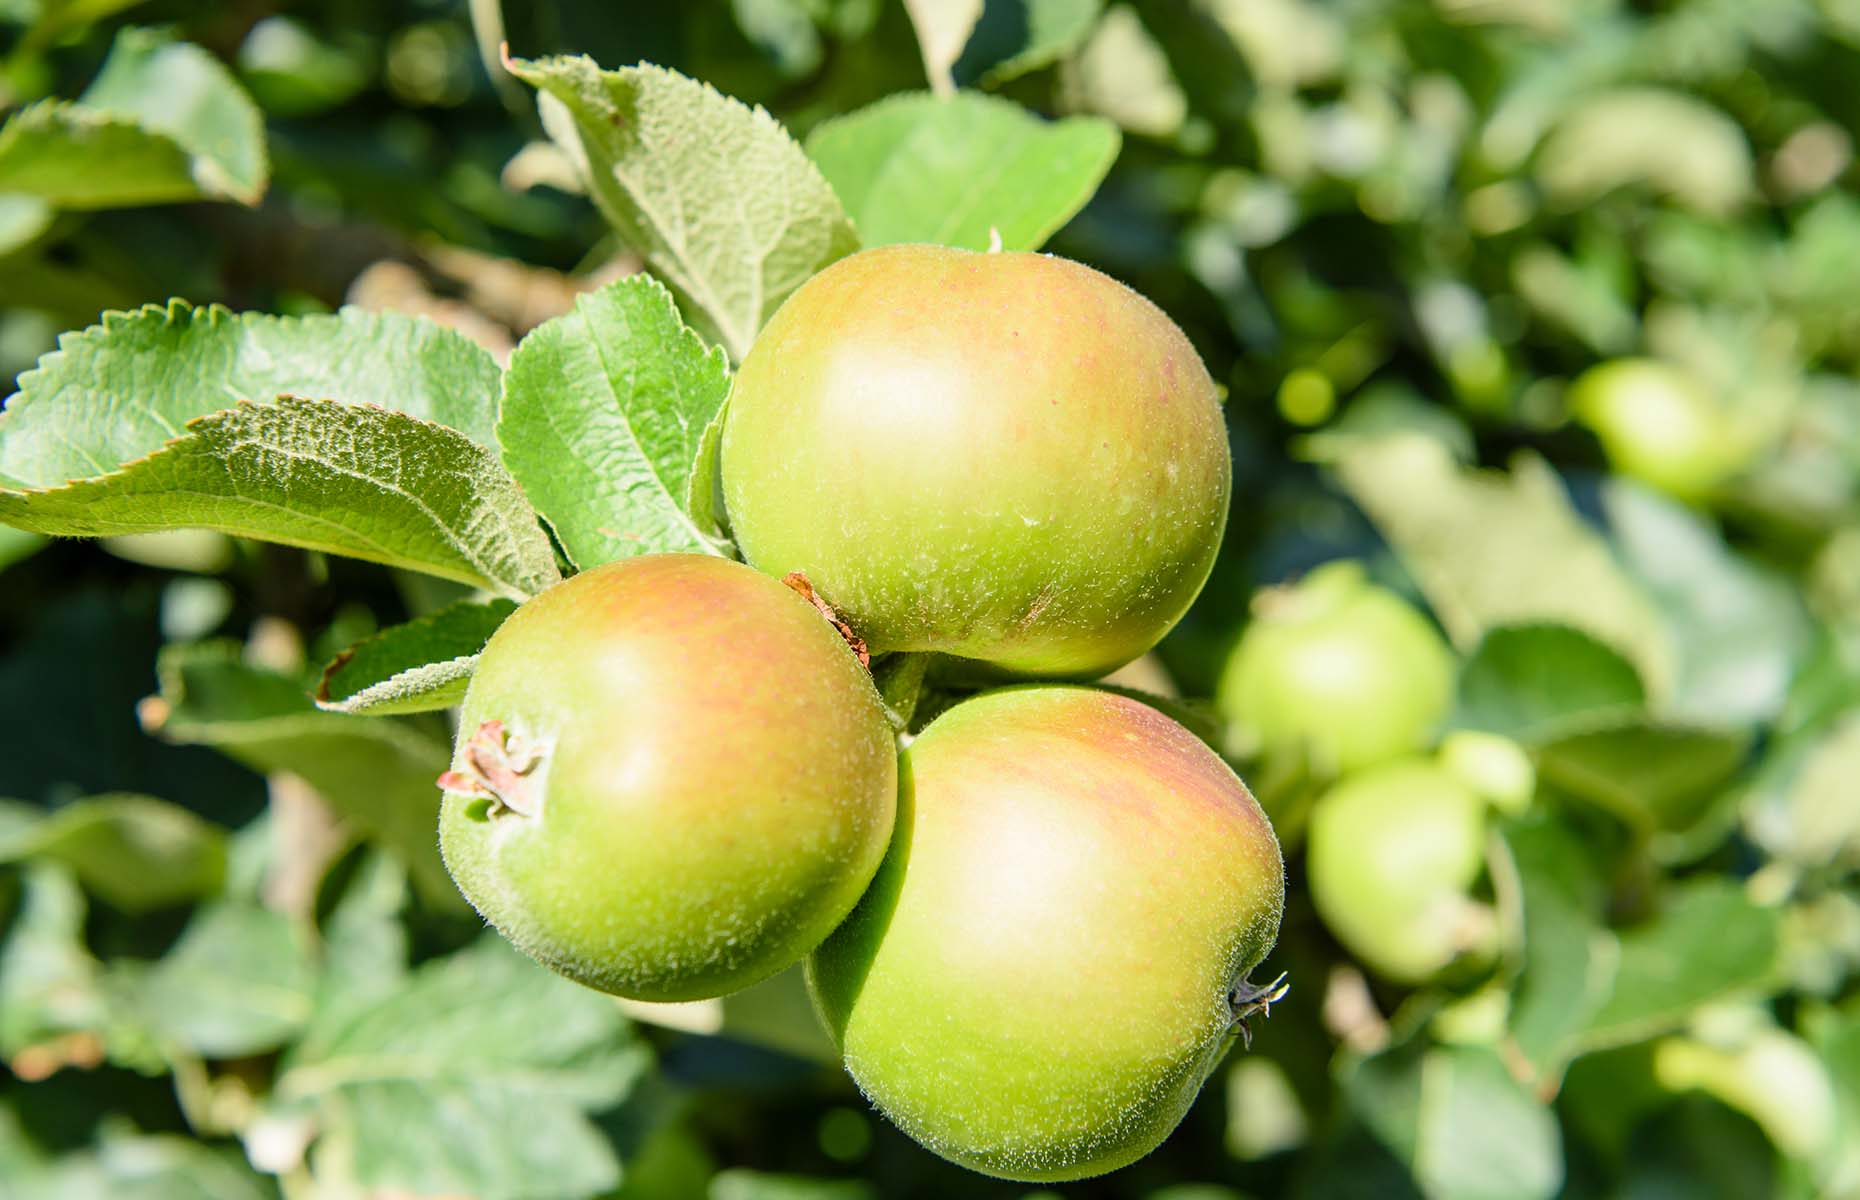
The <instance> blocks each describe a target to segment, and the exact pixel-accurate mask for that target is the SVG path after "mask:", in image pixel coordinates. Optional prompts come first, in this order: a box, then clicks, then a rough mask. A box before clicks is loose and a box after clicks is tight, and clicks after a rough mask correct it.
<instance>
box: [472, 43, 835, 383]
mask: <svg viewBox="0 0 1860 1200" xmlns="http://www.w3.org/2000/svg"><path fill="white" fill-rule="evenodd" d="M509 66H510V71H511V73H512V74H514V75H516V76H517V77H518V78H519V79H522V80H524V81H525V82H527V83H529V84H530V85H531V86H533V87H535V88H536V89H538V90H539V91H541V92H543V93H544V101H543V104H542V114H543V124H544V126H545V127H546V128H547V130H548V132H549V136H550V137H551V138H553V139H554V140H555V141H556V142H557V143H558V144H559V145H561V146H562V148H563V149H564V150H565V151H567V153H568V154H569V156H570V157H571V158H572V159H574V160H575V162H576V164H577V166H578V167H579V169H580V171H581V173H582V175H583V177H584V178H586V179H587V181H588V191H589V194H590V195H591V196H593V198H594V201H595V203H596V204H597V205H598V206H599V207H600V209H601V212H602V213H603V214H604V215H605V216H606V218H607V220H608V222H609V223H611V224H612V225H613V227H614V228H615V229H616V230H617V231H618V232H619V234H620V237H621V239H622V240H623V241H625V242H626V244H627V245H629V246H631V247H632V248H633V249H635V250H637V251H638V252H639V253H640V254H641V255H643V256H644V257H645V259H646V262H647V264H648V265H649V266H651V268H652V269H653V271H654V272H655V273H656V274H657V275H658V276H659V277H660V278H661V279H663V280H665V282H666V283H668V284H670V285H671V287H672V290H673V291H675V292H676V293H678V296H679V298H680V299H682V300H683V301H684V302H685V303H686V304H687V305H688V306H689V309H690V312H691V316H692V318H693V320H695V321H697V322H698V323H699V324H700V328H701V329H703V331H704V332H706V333H707V334H712V335H714V336H713V337H712V340H714V341H717V342H720V343H721V344H722V345H723V347H724V348H725V349H726V350H728V351H729V353H730V357H731V358H733V359H738V360H740V359H741V358H742V357H743V355H744V353H745V352H747V351H748V349H749V344H750V342H751V341H753V340H754V339H755V336H756V332H757V331H758V330H760V329H761V328H762V325H763V322H765V321H767V320H768V319H769V317H770V316H772V315H773V314H774V312H775V310H776V308H778V307H780V305H781V302H782V301H783V300H785V299H786V298H787V296H788V294H789V293H790V292H792V291H794V289H796V288H798V287H800V286H801V284H803V283H805V282H806V281H807V279H808V278H809V277H810V276H812V275H813V274H814V273H815V272H817V271H819V270H820V269H821V268H822V267H824V266H826V265H827V264H828V263H830V262H832V261H833V260H835V259H837V258H840V257H842V256H843V255H846V254H849V253H851V252H852V251H853V250H855V249H857V248H858V245H859V240H858V236H857V235H856V234H855V233H854V232H853V227H852V224H851V222H849V221H848V220H847V219H846V213H845V211H844V210H843V209H842V208H841V207H840V202H839V200H838V199H836V198H835V197H834V195H833V189H832V188H831V187H829V186H828V185H827V181H826V180H825V179H822V178H821V176H820V172H819V171H817V170H815V169H814V165H813V164H812V163H811V162H809V161H808V159H807V156H806V155H805V154H803V153H802V152H801V148H800V147H799V146H797V145H796V144H795V142H794V140H793V139H792V138H790V137H789V136H788V134H787V131H786V130H784V129H783V128H782V127H781V125H780V124H779V123H777V122H776V121H775V119H774V118H773V117H771V116H769V115H768V114H767V113H766V112H763V111H762V110H761V109H760V108H753V109H752V108H750V107H748V106H747V105H744V104H742V103H740V102H738V101H736V100H732V99H730V98H729V97H727V96H724V95H722V94H720V93H719V92H717V91H716V90H714V89H713V88H711V87H710V86H708V85H706V84H702V83H699V82H697V81H696V80H692V79H687V78H685V77H684V76H683V75H680V74H678V73H677V72H675V71H668V70H666V69H664V68H663V67H655V66H649V65H642V66H638V67H624V68H621V69H620V70H617V71H603V70H601V69H600V68H599V67H598V66H596V65H595V63H594V61H593V60H592V59H589V58H566V57H558V58H548V59H540V60H537V61H525V60H517V61H514V62H512V63H510V64H509Z"/></svg>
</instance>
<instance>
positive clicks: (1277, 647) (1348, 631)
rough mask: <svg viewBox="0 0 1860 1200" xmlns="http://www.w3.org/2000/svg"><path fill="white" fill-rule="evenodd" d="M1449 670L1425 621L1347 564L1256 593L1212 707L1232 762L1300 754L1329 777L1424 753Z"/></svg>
mask: <svg viewBox="0 0 1860 1200" xmlns="http://www.w3.org/2000/svg"><path fill="white" fill-rule="evenodd" d="M1455 673H1456V668H1455V664H1454V658H1453V654H1452V651H1450V650H1449V649H1448V648H1447V645H1446V642H1445V641H1443V640H1442V638H1441V636H1440V634H1439V633H1438V632H1436V631H1435V629H1434V626H1433V624H1432V622H1430V621H1429V620H1428V619H1427V618H1426V617H1425V616H1423V615H1422V614H1421V613H1420V612H1418V611H1416V610H1415V609H1414V607H1413V606H1411V605H1410V604H1408V602H1407V601H1405V600H1403V599H1402V598H1401V597H1400V596H1397V595H1396V594H1395V593H1393V592H1391V591H1389V590H1387V589H1386V588H1382V587H1378V586H1376V585H1375V584H1372V583H1370V582H1369V581H1368V579H1367V578H1365V576H1364V574H1363V569H1362V567H1361V565H1359V564H1358V563H1356V562H1353V561H1347V560H1346V561H1338V562H1333V563H1326V564H1325V565H1324V566H1322V567H1319V568H1318V569H1317V570H1315V571H1313V572H1311V573H1310V574H1309V575H1308V576H1306V577H1305V578H1304V579H1303V580H1301V581H1300V582H1299V583H1297V584H1296V585H1293V586H1289V587H1276V588H1268V589H1266V590H1264V591H1262V592H1261V593H1260V594H1259V596H1258V597H1257V598H1256V599H1255V600H1254V603H1253V620H1252V621H1251V623H1250V624H1248V625H1247V627H1246V629H1245V631H1244V632H1243V633H1242V634H1241V636H1240V641H1239V643H1238V644H1237V645H1236V646H1235V647H1234V650H1233V653H1232V655H1231V656H1230V657H1229V659H1228V661H1227V665H1226V668H1225V670H1224V671H1223V672H1222V675H1221V680H1220V684H1219V687H1218V690H1217V693H1216V698H1215V703H1216V705H1217V707H1218V709H1219V711H1220V714H1221V716H1222V718H1223V719H1224V720H1226V721H1227V722H1228V723H1229V727H1230V729H1231V731H1232V734H1231V741H1232V744H1233V749H1234V750H1235V752H1236V753H1238V754H1240V755H1241V756H1242V757H1251V756H1254V755H1261V754H1264V755H1281V754H1287V753H1302V754H1303V755H1305V756H1306V757H1307V758H1308V759H1309V760H1310V762H1311V765H1312V766H1313V767H1314V768H1315V770H1316V771H1317V772H1318V773H1319V774H1324V775H1338V774H1343V773H1346V772H1349V771H1353V770H1357V769H1359V768H1362V767H1365V766H1369V765H1371V764H1373V763H1377V762H1381V761H1384V760H1386V759H1390V758H1394V757H1396V756H1398V755H1402V754H1406V753H1409V752H1411V751H1415V750H1419V749H1422V748H1423V747H1425V746H1426V745H1427V743H1428V740H1429V739H1430V738H1431V737H1432V736H1433V734H1434V731H1435V729H1436V728H1438V726H1439V725H1440V723H1441V721H1442V720H1443V719H1445V717H1446V715H1447V711H1448V709H1449V707H1450V706H1451V705H1452V703H1453V692H1454V685H1455Z"/></svg>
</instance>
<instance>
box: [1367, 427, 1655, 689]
mask: <svg viewBox="0 0 1860 1200" xmlns="http://www.w3.org/2000/svg"><path fill="white" fill-rule="evenodd" d="M1335 466H1336V470H1337V473H1338V475H1339V477H1340V478H1341V479H1342V481H1343V484H1344V486H1345V487H1346V488H1347V489H1348V490H1349V493H1350V495H1351V496H1352V497H1353V498H1354V499H1355V500H1356V502H1357V503H1358V504H1360V505H1362V507H1363V509H1364V511H1366V512H1367V513H1368V514H1369V516H1370V518H1371V519H1372V520H1373V521H1374V522H1375V523H1376V526H1377V528H1378V529H1380V530H1381V531H1382V535H1383V536H1384V537H1386V538H1387V539H1388V541H1389V544H1390V545H1391V546H1392V547H1394V550H1395V553H1396V554H1397V555H1398V556H1399V557H1400V558H1401V560H1402V562H1403V564H1404V565H1405V566H1406V567H1407V568H1408V570H1409V572H1410V573H1411V574H1412V575H1413V576H1414V579H1415V582H1416V583H1418V584H1419V585H1420V587H1421V591H1422V592H1423V593H1425V595H1426V596H1427V601H1428V603H1429V605H1430V606H1432V608H1433V610H1434V614H1435V615H1436V616H1438V617H1439V618H1440V623H1441V624H1442V625H1443V626H1445V627H1446V630H1447V633H1448V635H1449V636H1450V637H1452V639H1453V640H1454V642H1455V643H1456V644H1457V645H1459V646H1461V647H1462V648H1465V649H1468V650H1470V649H1471V648H1472V647H1474V646H1476V645H1477V644H1478V643H1479V640H1480V638H1482V637H1483V636H1484V635H1485V632H1486V630H1488V629H1491V628H1493V627H1495V626H1500V625H1517V624H1525V623H1537V622H1553V623H1557V624H1563V625H1568V626H1571V627H1573V628H1575V629H1578V630H1581V631H1582V632H1584V633H1586V634H1589V635H1590V636H1591V637H1594V638H1595V639H1596V640H1598V641H1600V642H1603V643H1604V644H1606V645H1608V646H1611V647H1613V648H1614V649H1615V650H1616V651H1618V652H1619V653H1620V654H1621V655H1623V656H1624V657H1625V658H1627V659H1628V661H1630V662H1632V663H1633V664H1634V666H1635V667H1636V669H1637V670H1638V671H1639V673H1640V677H1641V679H1642V681H1643V682H1644V683H1645V685H1646V687H1647V691H1648V693H1649V695H1650V696H1651V697H1652V698H1654V699H1655V700H1658V699H1659V698H1660V697H1662V696H1664V695H1666V694H1667V693H1668V692H1669V691H1670V690H1671V688H1672V684H1673V679H1674V675H1675V671H1676V667H1675V649H1674V646H1673V642H1672V638H1671V635H1670V634H1669V632H1668V631H1667V629H1666V627H1665V625H1664V624H1663V622H1662V620H1661V616H1660V613H1659V610H1658V609H1657V608H1655V607H1654V605H1653V602H1652V601H1651V600H1650V599H1649V598H1648V597H1647V595H1646V593H1645V592H1644V591H1643V590H1642V589H1641V587H1640V585H1639V584H1638V583H1637V582H1636V581H1635V580H1633V579H1632V578H1630V577H1629V576H1628V575H1627V574H1626V573H1625V572H1624V571H1623V570H1622V569H1621V567H1620V565H1619V564H1618V563H1617V562H1616V561H1615V559H1614V556H1613V555H1612V554H1611V553H1610V552H1609V549H1608V545H1607V543H1606V542H1605V541H1604V540H1603V539H1602V537H1601V536H1600V535H1599V534H1597V533H1596V532H1595V530H1593V529H1591V528H1590V527H1589V526H1588V525H1587V524H1585V523H1584V522H1583V520H1582V518H1581V517H1579V516H1578V515H1577V514H1576V512H1575V510H1574V509H1573V508H1572V507H1571V505H1570V501H1569V496H1568V494H1567V493H1566V492H1565V491H1564V489H1563V485H1562V483H1561V481H1560V480H1558V478H1557V476H1556V473H1555V472H1554V471H1553V470H1552V469H1551V468H1550V467H1549V465H1548V464H1546V463H1544V462H1543V460H1541V459H1539V458H1536V457H1534V456H1531V455H1520V456H1519V457H1518V458H1517V459H1515V460H1514V462H1513V464H1512V469H1511V471H1510V472H1509V473H1505V472H1497V471H1483V470H1467V469H1463V468H1461V467H1459V466H1457V465H1455V464H1454V462H1453V460H1452V458H1451V456H1450V455H1449V454H1448V453H1447V451H1446V449H1445V448H1444V447H1442V446H1441V445H1440V444H1439V443H1437V442H1435V441H1433V440H1432V439H1430V438H1425V437H1420V436H1411V435H1398V436H1391V437H1388V438H1383V439H1380V440H1377V441H1374V442H1368V441H1354V440H1353V441H1351V442H1348V443H1345V444H1344V449H1343V450H1342V452H1341V456H1340V458H1339V459H1338V461H1337V462H1336V464H1335Z"/></svg>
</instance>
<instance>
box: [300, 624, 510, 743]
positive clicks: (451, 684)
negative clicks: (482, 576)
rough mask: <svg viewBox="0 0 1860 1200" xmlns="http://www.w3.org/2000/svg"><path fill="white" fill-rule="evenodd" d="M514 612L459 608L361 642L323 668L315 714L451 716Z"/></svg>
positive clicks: (403, 625)
mask: <svg viewBox="0 0 1860 1200" xmlns="http://www.w3.org/2000/svg"><path fill="white" fill-rule="evenodd" d="M515 611H516V605H515V604H513V603H512V602H510V601H508V600H493V601H491V602H490V603H487V604H480V603H477V602H476V601H471V600H461V601H459V602H458V603H456V604H450V605H447V606H446V607H445V608H443V609H441V610H439V611H438V612H436V613H433V614H432V615H430V616H426V617H421V618H419V619H418V620H414V621H408V622H406V623H405V624H401V625H395V626H392V627H390V628H388V629H384V630H382V631H381V632H380V633H377V634H375V635H374V636H373V637H371V638H369V639H367V640H366V641H362V642H357V643H356V644H355V645H353V646H351V647H349V648H348V649H347V650H345V651H343V652H342V654H341V655H340V656H338V657H337V659H336V660H335V661H334V662H332V663H330V664H329V666H328V667H326V668H324V671H323V680H322V683H321V684H320V685H319V686H318V688H317V693H316V702H317V707H318V708H321V709H325V710H327V711H329V712H342V713H367V714H369V715H371V716H391V715H394V714H399V713H415V712H429V711H432V710H435V709H442V708H450V707H452V706H453V705H454V704H457V703H458V702H459V701H460V700H463V699H464V698H465V686H466V684H467V683H469V682H470V680H471V673H472V668H473V667H475V666H476V665H477V663H478V652H479V651H480V650H482V649H483V648H484V644H485V642H486V641H488V640H490V637H491V635H492V634H493V633H495V632H496V631H497V627H498V626H499V625H502V624H503V623H504V619H505V618H506V617H508V616H509V615H510V614H511V613H513V612H515Z"/></svg>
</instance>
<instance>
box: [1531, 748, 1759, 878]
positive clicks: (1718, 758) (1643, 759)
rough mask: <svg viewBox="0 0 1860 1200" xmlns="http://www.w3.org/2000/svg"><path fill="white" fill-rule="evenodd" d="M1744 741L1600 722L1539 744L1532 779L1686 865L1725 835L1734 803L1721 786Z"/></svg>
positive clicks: (1742, 755)
mask: <svg viewBox="0 0 1860 1200" xmlns="http://www.w3.org/2000/svg"><path fill="white" fill-rule="evenodd" d="M1750 741H1751V739H1750V736H1749V735H1748V734H1747V733H1744V732H1742V731H1738V730H1726V729H1717V728H1709V727H1701V726H1688V725H1677V724H1671V723H1664V722H1658V721H1654V720H1651V719H1648V718H1644V717H1629V718H1627V719H1625V720H1605V721H1602V722H1600V723H1598V724H1596V725H1593V726H1591V727H1588V728H1583V729H1578V730H1574V731H1568V732H1564V733H1562V734H1561V735H1560V736H1558V737H1556V738H1555V739H1553V740H1551V741H1548V742H1546V743H1544V744H1543V745H1541V746H1540V747H1539V748H1538V750H1537V774H1538V778H1539V779H1540V780H1542V781H1543V782H1545V783H1548V784H1551V785H1553V786H1555V787H1558V788H1560V789H1562V790H1563V791H1565V792H1567V793H1569V794H1571V795H1575V796H1580V797H1582V798H1583V799H1585V800H1588V801H1590V802H1591V803H1594V804H1599V805H1601V806H1602V807H1604V808H1606V809H1608V810H1609V811H1611V812H1613V813H1614V814H1615V815H1616V816H1618V817H1620V818H1621V819H1622V820H1624V821H1626V822H1627V823H1628V824H1630V825H1631V826H1633V827H1634V828H1635V829H1637V830H1639V831H1640V832H1642V833H1645V834H1649V835H1655V841H1654V844H1653V850H1654V852H1655V853H1656V854H1657V855H1660V856H1661V857H1664V858H1684V857H1689V856H1690V854H1692V853H1695V852H1696V851H1697V850H1699V849H1702V848H1706V847H1703V846H1700V845H1699V844H1698V840H1699V839H1700V838H1709V837H1722V836H1723V835H1724V834H1725V833H1728V832H1729V827H1728V826H1729V821H1728V818H1729V817H1730V816H1731V811H1730V805H1731V804H1732V803H1733V802H1734V801H1735V799H1736V798H1735V796H1734V795H1732V794H1731V793H1730V792H1729V791H1727V790H1726V788H1725V787H1724V785H1725V783H1726V782H1727V781H1728V780H1729V779H1730V778H1731V776H1732V775H1734V774H1735V773H1736V772H1737V770H1738V768H1739V767H1741V766H1742V765H1743V763H1744V759H1745V757H1746V755H1747V754H1748V753H1749V750H1750ZM1688 835H1693V836H1688Z"/></svg>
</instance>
